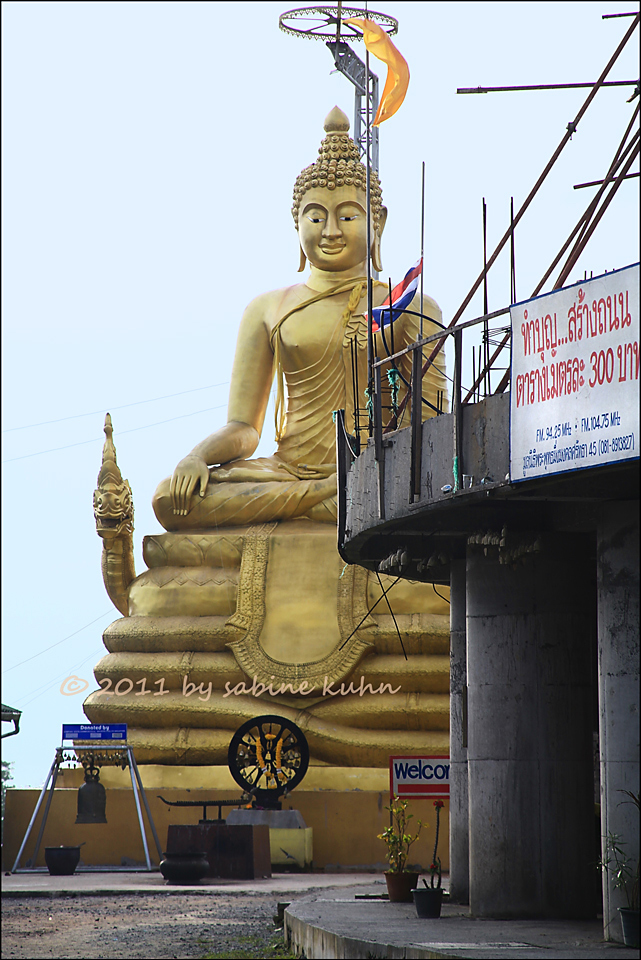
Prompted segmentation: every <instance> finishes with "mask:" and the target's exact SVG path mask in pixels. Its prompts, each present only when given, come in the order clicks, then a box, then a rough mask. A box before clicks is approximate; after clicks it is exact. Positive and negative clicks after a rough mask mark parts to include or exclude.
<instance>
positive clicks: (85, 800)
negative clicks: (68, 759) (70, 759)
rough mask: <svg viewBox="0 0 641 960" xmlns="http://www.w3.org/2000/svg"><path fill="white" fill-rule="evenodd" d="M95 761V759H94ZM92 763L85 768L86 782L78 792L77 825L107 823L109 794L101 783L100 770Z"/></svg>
mask: <svg viewBox="0 0 641 960" xmlns="http://www.w3.org/2000/svg"><path fill="white" fill-rule="evenodd" d="M92 761H93V758H92ZM92 761H90V762H89V763H88V764H86V765H84V767H85V782H84V783H83V784H82V786H81V787H80V788H79V790H78V816H77V817H76V823H106V822H107V817H106V816H105V807H106V805H107V792H106V790H105V788H104V787H103V785H102V784H101V782H100V770H99V769H98V767H94V766H93V762H92Z"/></svg>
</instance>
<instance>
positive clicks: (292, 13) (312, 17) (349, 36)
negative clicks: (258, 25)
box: [278, 6, 398, 43]
mask: <svg viewBox="0 0 641 960" xmlns="http://www.w3.org/2000/svg"><path fill="white" fill-rule="evenodd" d="M347 17H362V18H364V19H367V20H373V21H374V23H377V24H378V25H379V27H382V28H383V30H385V32H386V33H388V34H389V35H390V37H393V36H394V34H395V33H397V32H398V20H395V19H394V17H389V16H388V15H387V14H386V13H378V12H377V11H376V10H365V9H364V8H363V7H343V6H342V7H341V10H340V19H341V21H342V20H345V19H346V18H347ZM338 24H339V15H338V7H300V8H299V9H297V10H287V11H286V12H285V13H281V15H280V17H279V18H278V25H279V27H280V29H281V30H282V31H283V32H284V33H289V34H290V35H291V36H292V37H307V38H308V39H309V40H324V41H325V43H327V42H328V41H335V40H336V30H337V26H338ZM339 39H340V40H343V41H345V40H362V39H363V34H362V33H359V32H358V30H356V29H355V28H354V27H352V26H351V25H350V24H349V23H342V22H341V24H340V38H339Z"/></svg>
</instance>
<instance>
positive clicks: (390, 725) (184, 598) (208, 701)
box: [84, 520, 449, 768]
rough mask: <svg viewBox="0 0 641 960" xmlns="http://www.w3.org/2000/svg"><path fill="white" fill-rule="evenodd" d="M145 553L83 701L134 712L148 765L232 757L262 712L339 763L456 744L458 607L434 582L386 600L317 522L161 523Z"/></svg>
mask: <svg viewBox="0 0 641 960" xmlns="http://www.w3.org/2000/svg"><path fill="white" fill-rule="evenodd" d="M143 552H144V556H145V560H146V562H147V564H148V566H149V569H148V570H147V571H145V572H144V573H142V574H141V575H140V576H139V577H136V579H135V580H134V581H133V582H132V584H131V585H130V587H129V616H127V617H124V618H122V619H120V620H116V621H115V623H112V624H111V626H109V627H108V628H107V629H106V630H105V633H104V643H105V646H106V647H107V649H108V650H109V654H108V655H107V656H105V657H103V659H102V660H101V661H100V663H99V664H98V665H97V666H96V668H95V675H96V679H97V680H98V681H99V682H100V683H101V685H102V687H103V689H102V690H101V691H100V692H96V693H92V694H90V696H89V697H88V698H87V700H86V701H85V705H84V709H85V713H86V714H87V717H88V718H89V719H90V720H91V722H92V723H116V722H119V723H127V724H128V738H129V739H128V742H129V743H130V744H131V745H132V746H133V748H134V750H135V754H136V759H137V761H138V763H139V764H157V763H158V764H175V765H179V766H183V765H193V766H200V765H207V766H209V765H218V764H225V763H226V762H227V749H228V747H229V741H230V739H231V736H232V735H233V733H234V732H235V730H237V729H238V727H239V726H240V725H241V724H242V723H244V722H245V721H246V720H249V719H252V718H254V717H256V716H260V715H261V714H267V713H271V714H279V715H280V716H282V717H284V718H285V719H289V720H292V721H293V722H294V723H296V724H297V726H299V727H300V728H301V729H302V731H303V733H304V734H305V737H306V738H307V741H308V743H309V748H310V756H311V757H312V758H313V759H315V760H318V761H322V762H323V763H326V764H330V765H332V766H334V765H336V766H346V767H360V766H362V767H381V768H387V767H388V763H389V756H390V754H396V755H403V754H426V753H434V754H443V753H447V752H448V747H449V736H448V727H449V608H448V605H447V602H445V601H444V600H442V599H441V598H440V597H438V596H437V595H436V593H435V592H434V590H433V589H432V586H431V584H424V583H410V582H409V581H406V580H403V581H400V582H398V583H395V584H394V586H392V588H391V590H390V592H389V596H388V597H387V598H385V599H382V586H383V587H388V586H391V585H392V583H393V582H394V579H393V578H391V577H386V576H385V575H382V576H381V578H380V581H381V582H379V579H378V578H377V576H376V575H375V574H372V573H370V572H369V571H368V570H366V569H365V568H363V567H359V566H348V565H346V564H344V563H343V561H342V560H341V558H340V557H339V554H338V551H337V549H336V530H335V528H334V527H333V526H331V525H330V524H323V523H314V522H312V521H311V520H291V521H286V522H283V523H270V524H262V525H259V526H255V527H229V528H225V529H221V531H220V532H219V533H208V532H207V533H206V532H198V531H196V532H193V533H189V532H185V533H175V534H174V533H165V534H159V535H155V536H150V537H145V540H144V550H143ZM388 600H389V604H390V606H391V611H393V613H394V616H392V613H391V611H390V607H388ZM399 632H400V634H401V637H402V644H403V646H401V642H400V641H399V635H398V633H399ZM404 651H405V653H406V654H407V658H406V657H405V653H404ZM261 691H262V692H261Z"/></svg>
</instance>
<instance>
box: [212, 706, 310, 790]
mask: <svg viewBox="0 0 641 960" xmlns="http://www.w3.org/2000/svg"><path fill="white" fill-rule="evenodd" d="M227 762H228V764H229V770H230V773H231V775H232V777H233V778H234V780H235V781H236V783H237V784H238V785H239V786H240V787H242V789H243V790H245V791H246V792H247V793H251V794H253V796H254V797H255V798H256V800H257V801H258V803H259V805H261V806H267V805H270V804H271V803H273V802H275V801H277V800H278V797H279V796H281V794H283V793H285V792H289V791H290V790H293V789H294V787H297V786H298V784H299V783H300V782H301V780H302V779H303V777H304V776H305V774H306V773H307V767H308V766H309V747H308V745H307V740H306V739H305V735H304V734H303V731H302V730H301V729H300V728H299V727H297V726H296V724H295V723H292V722H291V720H285V719H284V717H278V716H275V715H273V714H267V715H266V716H264V717H255V718H254V719H253V720H247V721H246V723H244V724H243V725H242V727H239V728H238V730H237V731H236V733H235V734H234V736H233V737H232V739H231V743H230V744H229V751H228V753H227Z"/></svg>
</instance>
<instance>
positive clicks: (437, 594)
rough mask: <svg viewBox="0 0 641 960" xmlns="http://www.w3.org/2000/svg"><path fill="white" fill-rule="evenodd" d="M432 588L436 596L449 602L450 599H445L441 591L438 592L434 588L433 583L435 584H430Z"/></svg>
mask: <svg viewBox="0 0 641 960" xmlns="http://www.w3.org/2000/svg"><path fill="white" fill-rule="evenodd" d="M432 590H433V591H434V593H435V594H436V596H437V597H440V598H441V600H445V602H446V603H449V602H450V601H449V600H448V599H447V597H444V596H443V595H442V594H441V593H439V592H438V590H437V589H436V585H435V584H432Z"/></svg>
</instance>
